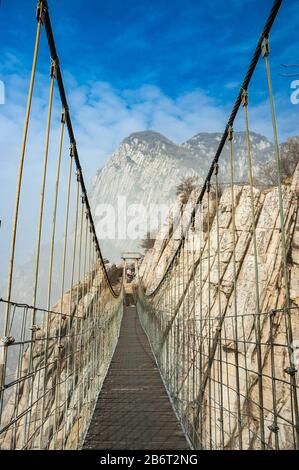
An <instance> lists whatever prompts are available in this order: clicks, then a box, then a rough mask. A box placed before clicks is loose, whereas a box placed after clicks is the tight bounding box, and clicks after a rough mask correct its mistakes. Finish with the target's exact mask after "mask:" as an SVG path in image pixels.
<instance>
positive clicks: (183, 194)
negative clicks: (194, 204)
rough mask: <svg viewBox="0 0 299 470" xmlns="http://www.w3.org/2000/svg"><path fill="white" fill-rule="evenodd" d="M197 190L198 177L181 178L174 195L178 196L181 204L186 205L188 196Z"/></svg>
mask: <svg viewBox="0 0 299 470" xmlns="http://www.w3.org/2000/svg"><path fill="white" fill-rule="evenodd" d="M196 188H198V177H197V176H188V177H187V178H183V179H182V180H181V182H180V183H179V185H178V187H177V190H176V195H177V196H179V198H180V200H181V202H182V204H187V202H188V200H189V197H190V194H191V193H192V191H194V189H196Z"/></svg>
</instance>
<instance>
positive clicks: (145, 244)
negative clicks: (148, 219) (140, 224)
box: [140, 232, 156, 251]
mask: <svg viewBox="0 0 299 470" xmlns="http://www.w3.org/2000/svg"><path fill="white" fill-rule="evenodd" d="M155 241H156V237H155V236H154V235H152V234H151V233H150V232H147V234H146V237H145V238H144V239H143V240H141V242H140V246H141V248H143V249H144V251H147V250H150V249H151V248H153V246H154V244H155Z"/></svg>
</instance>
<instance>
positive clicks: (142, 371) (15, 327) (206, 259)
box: [0, 0, 299, 450]
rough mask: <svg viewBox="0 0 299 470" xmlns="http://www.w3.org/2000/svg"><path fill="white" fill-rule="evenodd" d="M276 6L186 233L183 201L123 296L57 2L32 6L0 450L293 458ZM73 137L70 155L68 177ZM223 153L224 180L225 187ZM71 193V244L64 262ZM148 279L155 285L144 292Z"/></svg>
mask: <svg viewBox="0 0 299 470" xmlns="http://www.w3.org/2000/svg"><path fill="white" fill-rule="evenodd" d="M281 3H282V2H281V0H276V1H275V2H274V4H273V7H272V9H271V11H270V13H269V17H268V18H267V21H266V23H265V27H264V29H263V31H262V33H261V35H260V38H259V39H258V42H257V45H256V49H255V52H254V55H253V57H252V59H251V61H250V64H249V67H248V70H247V73H246V75H245V78H244V80H243V83H242V86H241V88H240V92H239V94H238V96H237V99H236V102H235V104H234V106H233V108H232V112H231V115H230V116H229V119H228V121H227V126H226V128H225V130H224V133H223V136H222V139H221V140H220V142H219V147H218V150H217V152H216V155H215V157H214V159H213V160H212V162H211V167H210V171H209V172H208V174H207V176H206V179H205V181H204V183H203V185H202V188H201V190H200V192H199V193H198V194H197V195H196V199H195V200H194V201H193V204H192V205H191V210H190V211H189V213H188V217H187V222H186V223H185V222H184V223H183V219H186V217H183V215H184V216H185V213H186V211H185V209H184V208H183V207H182V208H181V217H179V219H178V223H177V227H175V226H174V224H172V226H171V227H170V230H169V233H168V238H167V242H165V240H163V242H162V244H161V245H160V248H161V246H162V245H163V246H162V248H163V247H164V248H165V244H168V247H170V248H171V249H169V250H168V252H167V256H166V255H165V250H163V249H162V248H161V250H160V252H159V250H158V258H157V259H156V260H155V263H154V262H153V263H152V264H150V266H152V267H151V269H150V272H147V273H145V272H144V271H143V272H142V270H143V269H144V268H143V267H142V262H140V260H138V256H137V257H135V258H134V259H133V262H134V263H135V267H136V272H137V274H138V275H137V276H136V279H135V281H134V282H133V283H131V284H129V285H128V284H127V282H126V277H125V276H123V281H122V282H121V283H120V284H119V285H118V286H117V287H116V286H115V285H112V284H111V282H110V279H109V273H108V272H107V269H106V265H105V262H104V259H103V257H102V254H101V249H100V244H99V241H98V237H97V233H96V229H95V223H94V219H93V214H92V210H91V206H90V203H89V198H88V194H87V190H86V186H85V182H84V176H83V171H82V167H81V164H80V159H79V150H78V146H77V142H76V138H75V132H74V128H73V125H72V119H71V111H70V107H69V103H68V101H67V94H66V91H65V87H64V81H63V77H62V71H61V63H60V61H59V58H58V53H57V48H56V44H55V40H54V35H53V29H52V25H51V19H50V11H49V7H48V4H47V1H46V0H39V1H38V6H37V15H36V16H37V31H36V40H35V46H34V55H33V63H32V72H31V79H30V85H29V93H28V101H27V109H26V117H25V125H24V133H23V140H22V148H21V155H20V165H19V173H18V180H17V191H16V203H15V212H14V216H13V222H12V235H11V250H10V261H9V270H8V277H7V285H8V287H7V294H6V297H5V298H4V299H1V300H0V304H1V308H2V310H1V315H2V316H1V325H2V328H3V335H2V339H1V344H0V399H1V404H0V448H1V449H28V450H30V449H188V448H193V449H199V450H205V449H287V448H288V449H298V447H299V439H298V437H299V417H298V374H297V367H296V361H295V359H296V357H295V356H296V345H295V340H296V338H297V337H298V331H299V320H298V308H299V307H298V298H299V295H298V285H297V284H296V275H297V274H298V271H296V269H295V267H294V266H295V264H296V263H294V262H292V260H293V259H294V258H295V255H296V253H297V252H295V251H296V249H298V243H299V240H298V233H299V232H298V194H299V175H298V173H299V170H298V169H297V170H296V171H297V173H296V172H295V173H294V176H293V179H292V181H291V182H289V183H288V184H286V183H285V181H284V180H283V175H282V169H281V157H280V148H279V140H278V132H277V123H276V115H275V106H274V95H273V90H272V82H271V73H270V47H269V34H270V31H271V28H272V25H273V23H274V21H275V20H276V17H277V14H278V12H279V8H280V6H281ZM43 32H45V34H46V39H47V47H48V49H49V52H50V56H51V64H50V66H51V72H50V77H49V101H48V113H47V123H46V128H45V146H44V158H43V167H42V174H41V193H40V200H39V218H38V223H37V229H36V230H37V237H36V240H37V241H36V249H35V255H36V256H35V264H34V278H33V285H32V303H31V304H27V303H23V304H22V303H20V302H16V301H14V298H13V282H14V269H15V257H16V248H17V243H18V242H20V233H18V223H19V218H20V210H21V204H20V201H21V196H22V183H23V180H24V168H25V166H26V161H27V160H26V158H25V157H26V149H27V140H28V130H29V128H30V116H31V108H32V102H33V100H34V90H35V81H36V77H37V68H38V57H39V49H40V48H41V36H42V34H43ZM257 66H264V67H265V75H264V77H265V88H266V90H267V91H268V97H269V120H270V121H271V122H272V126H273V141H274V150H275V151H274V154H273V163H274V164H275V165H276V171H277V184H276V186H275V187H274V188H272V189H268V190H266V191H265V192H262V191H259V190H258V189H257V188H256V187H255V185H254V175H253V169H252V152H251V140H250V109H249V102H250V99H249V85H250V83H251V79H252V77H253V75H254V72H255V70H256V67H257ZM56 89H57V90H58V92H59V102H60V106H61V109H60V111H59V114H60V116H61V119H60V120H61V123H60V135H59V139H58V155H57V161H56V184H55V187H54V188H53V190H52V192H51V194H50V193H47V191H46V183H47V171H48V164H49V161H48V160H49V158H48V157H50V156H49V153H50V152H49V145H50V141H51V138H52V134H51V122H52V119H53V115H54V114H55V112H56V111H57V110H56V108H55V106H54V105H53V101H54V100H53V96H54V91H55V90H56ZM237 116H239V117H240V119H244V123H245V130H246V131H245V132H246V142H247V156H246V157H247V166H248V181H247V182H246V184H245V186H240V185H238V184H237V183H236V182H235V179H234V168H235V165H236V164H238V162H235V161H234V128H233V126H234V123H235V119H236V117H237ZM65 140H66V141H67V142H68V144H69V147H70V152H69V156H68V159H69V163H68V165H69V167H68V168H69V169H68V176H67V178H66V179H65V180H64V179H63V178H61V165H62V162H63V159H64V157H65V155H64V154H65V150H64V144H65ZM225 145H228V148H229V168H230V170H229V174H228V175H226V177H227V182H226V183H227V184H226V189H225V190H224V191H223V192H222V190H221V178H223V176H222V173H221V163H222V154H223V149H224V147H225ZM28 158H32V155H29V156H28ZM51 158H52V155H51ZM296 175H297V176H296ZM62 187H63V188H64V192H63V194H65V203H64V215H63V218H64V225H63V227H64V235H63V240H64V241H63V252H62V257H61V259H59V265H58V263H57V260H55V250H56V245H57V224H58V210H60V206H59V203H58V201H59V200H60V199H59V197H60V194H61V191H62ZM221 193H222V194H221ZM46 197H49V198H51V204H52V208H53V209H52V210H53V215H52V226H51V227H49V226H46V225H45V223H44V217H45V204H46ZM244 201H245V202H244ZM241 204H242V207H243V212H240V207H241ZM244 207H245V209H246V210H245V215H244ZM61 210H62V209H61ZM71 218H72V219H73V220H74V228H73V227H72V226H71V222H70V220H71ZM45 230H47V231H49V232H50V245H49V246H50V253H49V269H48V287H47V292H46V294H44V297H45V299H46V300H45V302H46V308H41V306H40V305H38V292H39V288H40V285H39V279H40V261H41V254H42V253H41V252H42V250H43V249H44V247H43V244H42V239H43V233H44V231H45ZM178 231H179V235H176V237H175V236H174V233H175V232H176V233H177V232H178ZM70 233H72V236H73V240H72V243H71V244H70V241H69V240H70ZM296 237H297V238H296ZM70 246H71V248H70ZM269 253H271V262H270V257H269V256H270V255H269ZM296 256H297V255H296ZM153 261H154V260H153ZM124 265H125V260H124ZM153 266H154V267H153ZM67 267H69V272H70V276H69V279H68V278H67V276H66V270H67ZM55 269H56V270H59V272H60V273H61V286H60V300H59V301H58V302H57V303H56V304H55V305H53V276H54V270H55ZM294 273H295V274H294ZM150 275H151V276H152V278H153V279H154V281H153V282H152V283H148V284H147V283H146V277H147V276H150ZM296 286H297V287H296ZM296 289H297V291H296ZM294 291H295V292H294Z"/></svg>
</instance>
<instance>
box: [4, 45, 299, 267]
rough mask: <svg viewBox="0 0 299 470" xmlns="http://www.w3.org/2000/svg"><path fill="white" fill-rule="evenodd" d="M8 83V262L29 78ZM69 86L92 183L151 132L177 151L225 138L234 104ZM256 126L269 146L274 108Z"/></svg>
mask: <svg viewBox="0 0 299 470" xmlns="http://www.w3.org/2000/svg"><path fill="white" fill-rule="evenodd" d="M7 60H8V62H9V64H10V66H11V64H15V59H14V57H13V55H11V54H10V56H9V57H8V59H7ZM4 82H5V87H6V104H5V105H3V106H0V148H1V154H0V163H1V172H0V198H1V201H2V204H1V213H0V218H1V220H2V222H3V225H2V233H1V245H2V246H1V248H2V250H3V248H4V253H6V254H7V252H8V247H9V244H8V240H9V230H10V224H11V219H12V211H13V206H14V199H15V184H16V179H17V169H18V160H19V154H20V147H21V141H22V132H23V122H24V116H25V107H26V99H27V89H28V82H29V76H28V75H26V76H17V75H16V74H15V73H11V74H7V75H6V76H5V80H4ZM65 82H66V91H67V95H68V101H69V106H70V110H71V115H72V118H73V125H74V131H75V135H76V140H77V146H78V150H79V155H80V158H81V163H82V167H83V170H84V173H85V175H86V182H87V183H88V182H89V181H90V178H91V176H92V175H93V174H94V173H95V172H96V170H97V169H98V168H99V167H101V166H102V165H103V164H104V162H105V160H106V158H107V157H108V156H109V154H111V153H112V152H113V150H114V149H115V148H116V147H117V146H118V145H119V143H120V141H121V140H122V139H124V138H125V137H126V136H128V134H130V133H132V132H136V131H141V130H145V129H153V130H156V131H158V132H161V133H162V134H164V135H165V136H167V137H168V138H170V139H172V140H173V141H175V142H176V143H180V142H183V141H185V140H186V139H188V138H190V137H192V136H193V135H194V134H196V133H198V132H200V131H206V132H209V131H220V132H221V131H222V130H223V128H224V125H225V122H226V120H227V117H228V115H229V112H230V106H231V104H229V106H228V105H227V106H221V105H220V103H219V102H217V100H216V99H214V98H212V97H209V96H208V95H207V94H205V93H204V92H203V91H202V90H195V91H193V92H189V93H186V94H184V95H181V96H178V97H177V98H172V97H170V96H167V95H166V94H165V93H163V91H162V90H161V89H159V88H158V87H156V86H153V85H143V86H141V87H139V88H138V89H126V90H116V89H114V88H113V87H112V86H111V85H110V84H109V83H103V82H99V81H98V82H89V83H85V84H84V85H80V84H79V83H77V81H76V80H75V78H74V77H72V76H70V75H69V74H65ZM48 83H49V79H48V77H46V76H43V75H40V74H38V75H37V80H36V89H35V98H34V102H33V107H32V116H31V122H30V132H29V135H28V148H27V153H26V164H25V173H24V177H25V178H24V185H23V191H22V206H21V208H22V213H23V223H24V224H27V225H26V230H25V231H24V232H23V233H22V232H21V230H22V228H21V227H22V226H20V230H19V234H20V233H22V244H21V245H22V247H21V252H22V253H26V252H27V251H28V249H30V250H32V249H33V248H34V247H33V245H32V239H33V240H34V239H35V231H36V229H35V223H34V222H33V219H34V220H35V218H36V217H37V212H38V205H39V193H40V185H41V168H42V161H43V148H44V137H45V123H46V116H47V100H48V86H47V85H48ZM57 95H58V93H56V98H55V106H54V113H53V128H52V134H51V146H50V153H49V177H48V181H47V188H48V189H47V190H48V191H50V192H51V191H52V192H53V188H54V183H55V169H56V159H57V146H58V137H59V127H60V104H59V101H58V96H57ZM282 104H283V103H279V109H283V107H282ZM290 108H292V109H291V111H292V112H290ZM296 111H297V109H295V107H294V106H293V107H290V106H289V108H288V110H287V111H280V112H279V116H278V117H279V118H281V119H279V122H281V131H282V132H281V137H282V138H285V137H286V136H287V135H288V134H294V133H295V130H296V129H297V112H296ZM250 120H251V124H252V129H253V130H255V131H257V132H260V133H261V134H264V135H266V136H267V137H270V138H271V136H272V129H271V119H270V114H269V106H268V103H262V104H259V105H257V106H255V107H253V108H252V109H251V110H250ZM238 123H239V124H240V125H239V129H243V127H244V126H243V122H242V120H241V118H240V119H238V121H237V124H238ZM236 130H238V126H236ZM67 147H68V143H67V141H66V145H65V150H64V165H63V168H62V176H61V178H62V180H63V181H65V180H66V175H67V167H68V158H66V157H67V154H68V150H67ZM64 194H65V192H62V196H61V204H63V195H64ZM45 211H46V212H47V214H51V207H50V206H49V207H48V208H47V207H46V209H45ZM61 212H62V211H61ZM47 223H49V224H50V223H51V218H50V216H48V222H45V226H47V225H46V224H47ZM24 227H25V225H24ZM19 237H20V235H19ZM30 243H31V244H30ZM1 264H2V263H1ZM1 274H2V273H1Z"/></svg>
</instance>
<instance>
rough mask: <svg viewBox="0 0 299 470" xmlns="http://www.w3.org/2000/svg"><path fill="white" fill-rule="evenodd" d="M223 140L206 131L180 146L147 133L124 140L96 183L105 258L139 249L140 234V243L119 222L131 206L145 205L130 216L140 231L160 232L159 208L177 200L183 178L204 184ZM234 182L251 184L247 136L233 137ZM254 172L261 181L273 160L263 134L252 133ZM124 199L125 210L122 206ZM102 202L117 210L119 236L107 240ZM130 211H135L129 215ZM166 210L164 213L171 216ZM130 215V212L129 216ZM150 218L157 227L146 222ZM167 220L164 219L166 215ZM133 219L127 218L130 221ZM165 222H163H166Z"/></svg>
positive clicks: (224, 168)
mask: <svg viewBox="0 0 299 470" xmlns="http://www.w3.org/2000/svg"><path fill="white" fill-rule="evenodd" d="M221 137H222V134H220V133H206V132H202V133H199V134H196V135H195V136H194V137H192V138H191V139H189V140H187V141H186V142H184V143H182V144H181V145H177V144H175V143H174V142H172V141H171V140H169V139H168V138H166V137H165V136H163V135H162V134H159V133H158V132H154V131H144V132H137V133H133V134H131V135H130V136H129V137H127V138H126V139H124V140H123V141H122V142H121V144H120V146H119V147H118V149H117V150H116V151H115V152H114V153H113V154H112V155H111V157H110V158H109V159H108V161H107V163H106V164H105V165H104V167H103V168H101V169H100V170H99V171H98V172H97V174H96V175H95V177H94V178H93V181H92V187H91V191H90V196H91V204H92V209H93V213H94V218H95V222H96V226H97V229H98V237H99V239H100V242H101V246H102V251H103V254H104V256H106V257H108V258H109V259H111V260H113V261H116V260H117V259H119V257H120V255H121V252H122V251H131V250H133V251H135V250H140V236H139V237H138V236H137V237H136V239H131V238H132V237H128V236H124V234H123V233H119V232H120V231H118V230H117V229H118V227H117V220H119V219H120V218H122V217H123V216H124V213H125V212H128V207H130V206H131V205H133V204H140V205H142V206H143V207H144V208H145V211H142V210H141V211H140V213H139V214H138V213H137V212H138V211H136V212H135V214H134V209H132V208H131V209H132V210H131V217H134V216H135V218H136V219H138V217H139V220H140V232H142V229H143V228H144V230H143V233H144V235H145V234H146V232H147V228H150V229H151V230H155V229H156V228H157V227H155V222H156V224H158V223H159V220H157V219H158V218H157V217H155V216H154V214H153V212H154V210H155V209H154V208H153V206H154V205H157V204H161V205H163V204H164V205H167V206H168V207H169V205H170V204H172V203H173V201H174V200H175V195H176V188H177V186H178V184H179V182H180V181H181V179H182V178H185V177H188V176H197V177H198V179H199V184H200V182H201V181H204V179H205V177H206V175H207V173H208V170H209V168H210V165H211V162H212V160H213V157H214V155H215V152H216V150H217V147H218V145H219V141H220V139H221ZM233 145H234V162H235V164H234V170H235V181H236V182H245V181H247V164H246V160H247V145H246V134H245V132H236V133H235V134H234V141H233ZM251 151H252V160H253V173H254V175H255V176H256V177H257V176H258V174H259V171H260V167H261V166H262V165H265V164H266V163H267V162H269V161H270V160H271V159H272V158H273V145H272V143H271V142H270V141H269V140H268V139H267V138H266V137H263V136H262V135H259V134H256V133H254V132H253V133H251ZM219 178H220V180H221V183H222V184H224V185H225V184H226V183H227V182H229V148H228V144H226V145H225V148H224V150H223V153H222V155H221V165H220V166H219ZM124 198H125V206H124V205H123V204H120V200H121V202H122V203H123V201H124ZM103 204H109V205H111V207H112V208H113V209H114V210H115V219H116V220H115V231H114V232H115V237H116V239H112V240H111V239H107V237H106V235H105V234H104V233H103V232H104V230H103V227H102V226H103V224H102V222H103V214H102V213H103V211H102V207H103ZM129 212H130V211H129ZM167 212H168V211H167V210H165V214H167ZM127 215H128V214H127ZM146 218H147V220H150V221H151V222H152V223H151V224H150V225H149V224H146ZM161 218H163V216H161ZM129 220H130V218H129V217H127V222H129ZM161 222H163V221H162V220H161Z"/></svg>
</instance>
